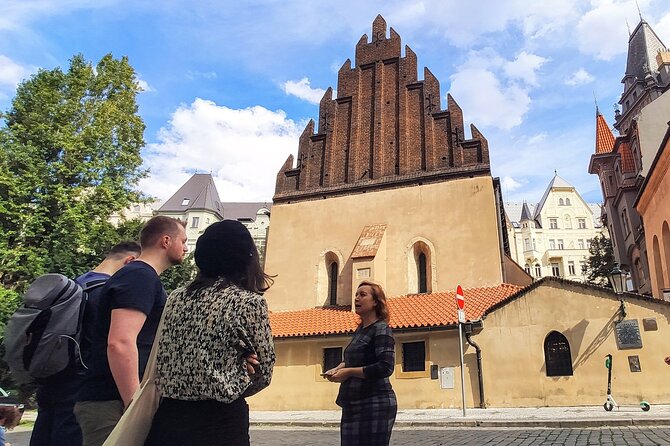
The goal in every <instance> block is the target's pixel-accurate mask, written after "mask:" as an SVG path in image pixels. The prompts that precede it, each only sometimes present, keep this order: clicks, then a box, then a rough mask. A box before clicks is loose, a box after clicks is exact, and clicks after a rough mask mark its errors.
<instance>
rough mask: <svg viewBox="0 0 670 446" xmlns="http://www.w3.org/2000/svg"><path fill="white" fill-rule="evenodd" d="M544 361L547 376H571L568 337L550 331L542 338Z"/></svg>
mask: <svg viewBox="0 0 670 446" xmlns="http://www.w3.org/2000/svg"><path fill="white" fill-rule="evenodd" d="M544 362H545V365H546V369H547V376H572V356H571V355H570V344H569V343H568V339H567V338H566V337H565V336H563V335H562V334H561V333H559V332H557V331H552V332H551V333H549V335H547V337H546V339H545V340H544Z"/></svg>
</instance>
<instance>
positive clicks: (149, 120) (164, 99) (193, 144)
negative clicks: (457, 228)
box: [0, 0, 670, 202]
mask: <svg viewBox="0 0 670 446" xmlns="http://www.w3.org/2000/svg"><path fill="white" fill-rule="evenodd" d="M638 4H639V8H640V10H641V12H642V15H643V17H644V18H645V20H646V21H647V22H649V23H650V24H651V26H652V27H653V28H654V30H655V31H656V33H657V34H658V35H659V37H660V38H661V40H663V42H664V43H665V44H666V45H670V2H668V1H667V0H638ZM377 14H382V15H383V16H384V18H385V19H386V21H387V23H388V25H389V26H391V27H393V28H394V29H395V30H396V31H397V32H398V33H399V34H400V36H401V38H402V40H403V44H407V45H409V46H410V47H411V48H412V49H413V50H414V52H415V53H417V55H418V59H419V67H423V66H427V67H428V68H430V70H431V71H432V72H433V73H434V74H435V75H436V77H437V78H438V79H439V81H440V85H441V92H442V103H441V105H442V108H444V107H446V99H445V98H446V94H447V93H451V94H452V95H453V96H454V98H455V99H456V101H457V102H458V103H459V105H460V106H461V107H462V108H463V111H464V114H465V119H466V121H467V123H470V122H471V123H474V124H475V125H476V126H477V127H478V128H479V129H480V130H481V131H482V132H483V133H484V135H485V136H486V138H487V139H488V141H489V147H490V153H491V164H492V172H493V175H494V176H499V177H500V178H501V179H502V182H503V193H504V199H505V200H506V201H520V200H523V199H525V200H528V201H530V202H537V201H539V199H540V198H541V196H542V193H543V191H544V189H545V188H546V186H547V184H548V183H549V181H550V180H551V178H552V176H553V173H554V170H557V171H558V174H559V175H560V176H562V177H563V178H565V179H566V180H568V181H569V182H571V183H572V184H573V185H574V186H575V187H577V190H578V191H579V192H580V193H581V194H582V195H583V196H584V198H585V199H586V200H587V201H590V202H599V201H601V196H600V191H599V187H598V182H597V178H596V177H595V176H593V175H589V174H588V172H587V167H588V162H589V157H590V155H591V153H592V152H593V150H594V144H595V143H594V134H595V106H594V95H595V96H596V98H597V100H598V104H599V106H600V110H601V112H602V113H603V114H604V115H605V118H606V120H607V121H608V123H609V124H610V125H611V124H612V123H613V116H614V109H613V104H614V103H615V102H616V101H617V100H618V98H619V96H620V94H621V92H622V84H621V83H620V81H621V78H622V77H623V73H624V68H625V62H626V49H627V42H628V30H627V25H626V22H628V23H629V24H630V28H631V29H633V28H634V27H635V25H636V24H637V23H638V22H639V15H638V9H637V6H636V4H635V2H634V1H615V0H593V1H583V0H543V1H535V0H481V1H471V2H463V1H460V0H441V1H440V0H435V1H432V0H424V1H408V0H403V1H397V0H387V1H373V0H370V1H350V0H339V1H337V2H334V1H329V2H325V1H316V0H295V1H288V2H287V1H274V0H264V1H236V2H232V1H228V0H225V1H198V0H194V1H181V0H163V1H160V2H158V1H156V2H150V1H142V0H135V1H125V0H96V1H95V2H93V1H84V0H60V1H47V0H3V1H1V2H0V109H2V110H6V109H7V108H9V106H10V101H11V98H12V97H13V95H14V91H15V88H16V85H17V83H18V82H20V80H21V79H23V78H25V77H27V76H30V75H31V74H32V73H34V72H36V70H37V69H38V68H47V69H51V68H54V67H56V66H61V67H65V66H67V63H68V59H69V58H70V57H71V56H72V55H73V54H76V53H82V54H83V55H84V56H85V57H86V58H87V59H88V60H91V61H93V62H94V63H95V62H97V61H98V60H99V59H100V58H101V57H102V56H103V55H104V54H106V53H108V52H111V53H113V54H114V56H116V57H120V56H123V55H126V56H128V57H129V59H130V63H131V64H132V65H133V67H134V68H135V69H136V71H137V74H138V81H139V82H140V83H141V85H143V86H144V89H145V91H144V92H143V93H142V94H140V96H139V98H138V102H139V105H140V114H141V115H142V117H143V118H144V120H145V122H146V124H147V129H146V132H145V140H146V142H147V146H146V148H145V150H144V153H143V155H144V159H145V163H146V166H147V167H149V168H150V170H151V176H150V177H149V178H148V179H146V180H144V181H143V182H142V183H141V188H142V190H143V191H144V192H145V193H147V194H150V195H152V196H157V197H159V198H162V199H166V198H168V197H169V196H170V195H171V194H172V193H174V192H175V191H176V190H177V189H178V188H179V186H180V185H181V184H182V183H183V182H184V181H185V180H186V179H188V177H189V176H190V174H191V173H193V172H210V171H211V172H212V174H213V175H214V176H215V178H216V182H217V187H218V189H219V193H220V195H221V198H222V200H224V201H257V200H258V201H263V200H270V199H271V197H272V194H273V192H274V182H275V176H276V173H277V171H278V170H279V167H280V166H281V164H282V163H283V161H284V160H285V159H286V157H287V156H288V155H289V154H290V153H296V152H297V139H298V136H299V134H300V133H301V132H302V130H303V129H304V126H305V124H306V122H307V120H309V119H310V118H316V117H317V114H318V106H317V105H316V103H317V102H318V100H319V99H320V97H321V95H322V94H323V91H324V90H325V89H326V88H328V87H329V86H332V87H333V88H334V89H336V88H337V74H336V73H337V70H338V69H339V67H340V66H341V65H342V64H343V63H344V61H345V60H346V59H347V58H350V59H352V60H353V58H354V46H355V44H356V42H357V41H358V39H359V38H360V36H361V35H362V34H364V33H367V34H368V35H370V31H371V24H372V21H373V20H374V18H375V16H376V15H377ZM422 73H423V70H422V69H421V68H420V71H419V76H420V77H421V76H422Z"/></svg>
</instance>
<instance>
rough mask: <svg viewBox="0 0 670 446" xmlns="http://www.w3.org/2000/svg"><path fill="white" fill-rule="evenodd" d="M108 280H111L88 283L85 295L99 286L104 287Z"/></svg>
mask: <svg viewBox="0 0 670 446" xmlns="http://www.w3.org/2000/svg"><path fill="white" fill-rule="evenodd" d="M108 280H109V279H97V280H91V281H90V282H86V285H85V286H84V287H83V288H82V289H83V291H84V292H85V293H86V292H89V291H91V290H92V289H95V288H98V287H99V286H102V285H104V284H105V283H107V281H108Z"/></svg>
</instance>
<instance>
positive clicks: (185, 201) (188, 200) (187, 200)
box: [181, 198, 191, 206]
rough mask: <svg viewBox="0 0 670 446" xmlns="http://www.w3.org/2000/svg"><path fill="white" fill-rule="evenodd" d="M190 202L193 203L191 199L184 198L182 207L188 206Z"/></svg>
mask: <svg viewBox="0 0 670 446" xmlns="http://www.w3.org/2000/svg"><path fill="white" fill-rule="evenodd" d="M190 202H191V200H190V199H188V198H184V199H183V200H181V205H182V206H188V204H189V203H190Z"/></svg>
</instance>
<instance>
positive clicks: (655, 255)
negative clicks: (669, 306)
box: [652, 235, 665, 297]
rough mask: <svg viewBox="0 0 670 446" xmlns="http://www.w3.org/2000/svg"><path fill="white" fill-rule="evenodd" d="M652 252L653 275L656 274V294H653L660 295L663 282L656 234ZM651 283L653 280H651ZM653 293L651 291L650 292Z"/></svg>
mask: <svg viewBox="0 0 670 446" xmlns="http://www.w3.org/2000/svg"><path fill="white" fill-rule="evenodd" d="M652 253H653V258H654V275H655V276H656V294H655V295H654V296H657V297H662V296H663V289H664V288H665V283H664V280H663V264H662V263H661V258H662V257H661V246H660V244H659V243H658V236H657V235H655V236H654V240H653V242H652ZM652 285H653V282H652ZM652 294H653V293H652Z"/></svg>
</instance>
